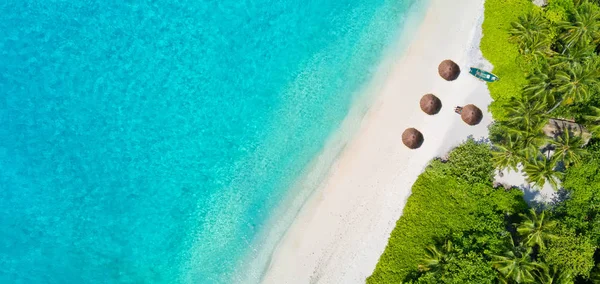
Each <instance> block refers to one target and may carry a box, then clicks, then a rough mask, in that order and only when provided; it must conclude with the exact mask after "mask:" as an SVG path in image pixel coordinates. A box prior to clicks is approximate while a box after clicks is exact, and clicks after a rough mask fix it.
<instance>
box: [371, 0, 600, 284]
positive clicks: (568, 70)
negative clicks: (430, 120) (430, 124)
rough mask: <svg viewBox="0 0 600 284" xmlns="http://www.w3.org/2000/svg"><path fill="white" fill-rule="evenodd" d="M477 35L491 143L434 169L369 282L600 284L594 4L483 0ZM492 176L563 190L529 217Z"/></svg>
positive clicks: (598, 60)
mask: <svg viewBox="0 0 600 284" xmlns="http://www.w3.org/2000/svg"><path fill="white" fill-rule="evenodd" d="M483 33H484V37H483V39H482V42H481V49H482V52H483V54H484V56H485V57H486V58H487V59H488V60H489V61H490V62H491V63H492V64H493V65H494V70H493V72H494V73H495V74H496V75H498V76H499V77H500V78H501V80H500V81H498V82H495V83H491V84H488V87H489V90H490V93H491V95H492V98H493V99H494V102H493V103H492V105H491V106H490V108H489V109H490V111H491V112H492V115H493V117H494V119H495V123H494V124H493V125H491V126H490V129H489V130H490V137H489V138H490V139H489V141H474V140H472V139H469V140H467V141H466V142H465V143H464V144H462V145H460V146H459V147H457V148H455V149H454V150H453V151H452V152H451V153H450V154H449V156H448V159H447V160H440V159H435V160H433V161H431V162H430V164H429V165H428V167H427V168H426V169H425V171H424V172H423V173H422V174H421V175H420V176H419V178H418V179H417V181H416V182H415V184H414V185H413V188H412V195H411V196H410V198H409V199H408V202H407V204H406V206H405V208H404V211H403V215H402V217H401V218H400V219H399V220H398V222H397V224H396V227H395V229H394V230H393V232H392V234H391V236H390V239H389V243H388V246H387V247H386V249H385V251H384V253H383V254H382V256H381V258H380V260H379V263H378V264H377V267H376V268H375V271H374V272H373V274H372V275H371V276H370V277H369V278H368V279H367V283H600V251H598V250H597V249H598V247H600V139H599V138H600V1H597V0H596V1H594V0H549V1H548V5H547V6H545V7H543V8H540V7H537V6H535V5H533V4H532V3H531V1H529V0H486V2H485V17H484V23H483ZM550 119H556V120H559V121H564V120H569V121H574V122H576V123H577V124H572V125H577V127H578V128H579V129H573V128H570V127H565V126H564V125H563V127H555V128H553V129H554V132H553V133H551V135H549V133H548V130H547V129H545V127H546V128H547V127H548V125H549V122H550V121H551V120H550ZM565 125H567V124H565ZM580 126H583V127H585V128H586V129H587V130H588V131H589V132H591V134H592V138H591V140H589V137H587V138H585V137H583V135H582V131H581V129H580ZM544 130H546V131H544ZM588 140H589V141H588ZM496 170H500V171H505V170H512V171H521V172H523V174H524V176H525V178H526V181H528V182H529V183H530V184H531V185H532V186H533V188H541V187H543V186H544V185H551V186H552V187H553V188H554V189H556V190H559V189H560V191H558V194H557V195H556V200H554V201H553V202H552V203H550V204H545V205H544V206H543V207H530V206H529V205H527V204H526V203H525V202H524V201H523V197H522V195H523V193H522V191H521V190H519V189H518V188H510V189H505V188H504V187H498V186H497V184H494V182H493V176H494V173H495V171H496Z"/></svg>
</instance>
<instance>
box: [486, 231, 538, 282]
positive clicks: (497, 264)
mask: <svg viewBox="0 0 600 284" xmlns="http://www.w3.org/2000/svg"><path fill="white" fill-rule="evenodd" d="M511 244H512V247H510V248H509V249H508V250H507V251H506V252H504V254H503V255H493V256H492V266H493V267H494V268H496V270H498V272H500V274H501V276H502V278H503V279H504V280H505V281H507V280H508V281H514V282H516V283H531V282H534V281H535V277H534V274H535V272H536V271H538V270H540V269H542V267H541V266H540V265H539V264H538V263H536V262H534V261H533V260H532V259H531V252H532V249H531V248H523V247H515V246H514V243H513V242H512V238H511Z"/></svg>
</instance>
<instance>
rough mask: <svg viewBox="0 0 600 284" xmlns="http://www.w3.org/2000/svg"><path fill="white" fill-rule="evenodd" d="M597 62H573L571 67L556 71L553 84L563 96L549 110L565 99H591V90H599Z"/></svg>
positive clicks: (579, 100)
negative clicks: (595, 66)
mask: <svg viewBox="0 0 600 284" xmlns="http://www.w3.org/2000/svg"><path fill="white" fill-rule="evenodd" d="M593 65H595V64H593V63H592V62H591V61H587V62H586V63H584V64H573V65H572V66H571V67H570V68H565V69H561V70H559V71H557V72H556V75H555V79H554V80H553V81H552V84H553V85H555V86H556V92H557V93H559V94H560V95H561V96H562V98H561V100H560V101H559V102H558V103H556V105H555V106H554V107H553V108H552V109H550V110H549V111H548V113H550V112H552V111H553V110H554V109H555V108H557V107H558V106H559V105H560V104H561V103H562V102H563V101H565V100H567V101H578V102H583V101H586V100H588V99H589V97H590V94H591V92H593V91H594V90H597V88H598V79H599V78H600V76H599V74H600V73H599V72H598V71H597V70H596V69H595V68H594V66H593Z"/></svg>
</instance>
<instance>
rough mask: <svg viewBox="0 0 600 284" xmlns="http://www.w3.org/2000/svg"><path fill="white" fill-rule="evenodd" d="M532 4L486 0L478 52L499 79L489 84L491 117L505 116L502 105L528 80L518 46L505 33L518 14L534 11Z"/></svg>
mask: <svg viewBox="0 0 600 284" xmlns="http://www.w3.org/2000/svg"><path fill="white" fill-rule="evenodd" d="M534 9H536V8H535V5H533V4H532V3H531V1H530V0H486V1H485V20H484V22H483V38H482V39H481V51H482V52H483V55H484V56H485V58H487V59H488V60H489V61H490V62H492V63H493V64H494V70H493V72H494V74H496V75H498V76H499V77H500V78H501V80H500V81H498V82H496V83H494V84H490V85H489V89H490V93H491V95H492V99H494V102H493V103H492V105H491V106H490V110H492V114H493V116H494V119H504V118H506V117H507V114H506V112H504V111H503V106H504V105H505V104H506V103H507V102H509V101H510V99H512V98H519V97H520V94H521V93H520V92H521V88H522V87H523V86H525V84H526V83H527V80H526V79H525V75H524V73H523V71H522V66H523V65H524V63H523V58H522V57H520V55H519V49H518V47H517V46H516V45H514V44H512V43H511V42H510V41H509V37H510V35H509V34H508V33H507V32H506V31H507V30H508V29H509V28H510V27H511V23H512V22H515V21H517V20H518V18H519V16H523V15H526V14H527V13H529V12H531V11H533V10H534Z"/></svg>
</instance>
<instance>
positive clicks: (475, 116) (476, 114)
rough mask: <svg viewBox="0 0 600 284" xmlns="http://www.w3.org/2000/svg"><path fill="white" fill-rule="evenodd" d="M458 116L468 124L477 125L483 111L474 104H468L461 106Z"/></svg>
mask: <svg viewBox="0 0 600 284" xmlns="http://www.w3.org/2000/svg"><path fill="white" fill-rule="evenodd" d="M460 118H462V120H463V121H464V122H465V123H466V124H468V125H477V124H479V123H480V122H481V119H482V118H483V112H481V110H480V109H479V108H478V107H476V106H475V105H472V104H468V105H466V106H464V107H463V108H462V111H461V113H460Z"/></svg>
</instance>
